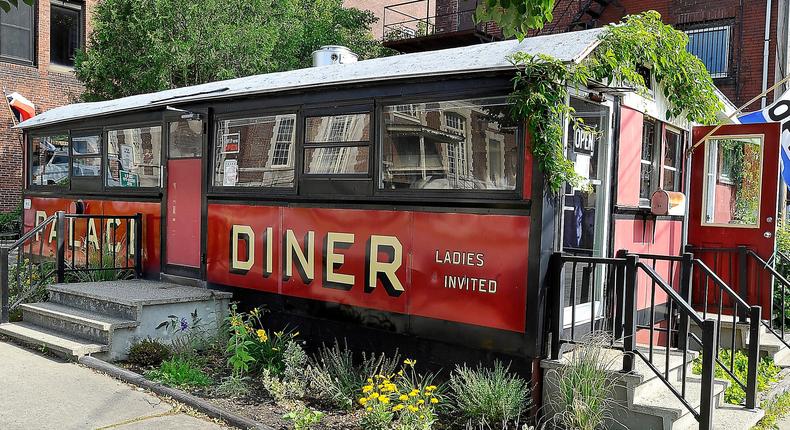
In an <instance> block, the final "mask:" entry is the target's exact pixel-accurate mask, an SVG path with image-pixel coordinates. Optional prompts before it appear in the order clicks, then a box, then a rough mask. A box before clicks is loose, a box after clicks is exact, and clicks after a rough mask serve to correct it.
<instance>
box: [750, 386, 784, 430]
mask: <svg viewBox="0 0 790 430" xmlns="http://www.w3.org/2000/svg"><path fill="white" fill-rule="evenodd" d="M762 407H763V409H765V416H764V417H763V419H761V420H760V422H759V423H757V425H756V426H754V427H752V430H777V429H779V427H778V426H777V425H776V422H777V421H778V420H779V418H782V417H784V416H785V415H787V414H790V391H785V392H784V393H782V394H780V395H778V396H777V397H776V398H775V399H773V400H771V401H770V402H766V403H764V404H763V406H762Z"/></svg>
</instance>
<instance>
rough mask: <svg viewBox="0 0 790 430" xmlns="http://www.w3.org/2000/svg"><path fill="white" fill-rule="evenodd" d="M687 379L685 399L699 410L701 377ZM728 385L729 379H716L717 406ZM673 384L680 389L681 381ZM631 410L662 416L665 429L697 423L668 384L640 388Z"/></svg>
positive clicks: (720, 403) (714, 397) (722, 400)
mask: <svg viewBox="0 0 790 430" xmlns="http://www.w3.org/2000/svg"><path fill="white" fill-rule="evenodd" d="M686 381H687V382H686V395H685V399H686V401H687V402H688V403H689V404H690V405H691V406H692V407H693V408H694V409H695V410H699V405H700V403H701V402H700V397H701V393H702V383H701V381H700V380H699V379H697V378H693V377H688V378H687V379H686ZM728 385H729V383H728V382H727V381H722V380H716V381H715V383H714V386H713V404H714V405H715V406H716V407H718V406H720V405H722V404H723V403H724V390H726V389H727V386H728ZM673 386H674V387H675V389H677V390H678V391H680V383H679V382H678V383H677V384H673ZM631 410H633V411H635V412H640V413H643V414H646V415H652V416H656V417H660V418H661V420H662V421H663V423H664V428H665V429H670V428H671V429H681V428H687V426H688V425H689V424H691V423H696V419H695V418H694V415H692V413H691V411H689V409H688V408H687V407H686V406H685V405H684V404H683V403H682V402H681V401H680V399H678V398H677V396H675V394H674V393H672V391H670V389H669V388H667V387H666V386H664V388H663V389H653V390H640V391H639V392H638V394H637V395H636V397H635V398H634V404H633V406H632V407H631Z"/></svg>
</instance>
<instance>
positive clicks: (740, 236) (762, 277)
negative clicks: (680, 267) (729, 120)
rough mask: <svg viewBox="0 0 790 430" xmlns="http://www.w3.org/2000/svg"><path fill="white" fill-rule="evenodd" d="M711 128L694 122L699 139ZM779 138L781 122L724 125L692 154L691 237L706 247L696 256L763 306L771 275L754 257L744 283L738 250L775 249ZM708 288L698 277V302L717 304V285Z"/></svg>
mask: <svg viewBox="0 0 790 430" xmlns="http://www.w3.org/2000/svg"><path fill="white" fill-rule="evenodd" d="M711 130H712V127H695V128H694V131H693V141H694V143H695V144H696V143H697V142H699V141H700V140H701V139H703V138H704V137H705V136H706V135H707V134H708V133H709V132H710V131H711ZM779 140H780V124H779V123H765V124H743V125H725V126H722V127H720V128H719V129H718V130H716V132H715V133H714V134H713V135H712V136H710V137H708V138H707V139H706V140H705V141H704V142H703V143H701V144H699V145H698V146H697V147H696V148H695V150H694V152H693V154H692V160H691V183H690V189H689V227H688V243H689V244H690V245H692V246H693V247H695V248H702V250H698V251H695V256H696V257H697V258H701V259H702V260H703V261H704V262H705V263H706V264H707V265H708V267H710V268H711V269H712V270H713V271H714V272H716V274H717V275H718V276H719V277H720V278H722V280H723V281H724V282H726V283H727V284H728V285H729V286H730V287H732V289H733V290H735V291H736V292H738V293H739V294H741V295H742V296H745V297H744V299H745V300H746V301H747V302H748V303H749V304H752V305H755V304H759V305H762V306H763V309H770V305H771V278H770V276H768V275H767V272H765V271H760V270H755V269H756V267H755V265H754V261H749V265H751V266H752V270H747V272H746V273H748V276H747V277H746V282H745V285H739V284H741V282H740V272H739V263H738V260H739V258H738V252H737V251H736V250H737V248H738V247H739V246H745V247H747V248H749V249H751V250H752V251H754V252H755V253H757V254H758V255H759V256H761V257H762V258H763V259H765V260H768V259H769V258H770V257H771V256H772V255H773V253H774V243H775V237H774V236H775V234H776V217H777V199H778V184H779V145H780V141H779ZM715 249H718V250H715ZM749 260H753V259H749ZM747 267H748V266H747ZM705 291H706V288H705V285H704V281H702V280H700V278H699V277H698V278H696V279H695V283H694V288H693V300H694V304H695V305H696V306H698V307H701V306H704V304H706V303H707V304H708V306H709V307H710V306H712V304H714V303H715V304H716V306H718V303H719V298H718V297H719V291H718V289H716V288H710V289H709V291H708V295H707V297H706V295H705ZM727 305H728V303H727V302H726V301H725V303H724V306H725V307H727ZM709 310H712V309H709Z"/></svg>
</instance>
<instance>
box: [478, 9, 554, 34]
mask: <svg viewBox="0 0 790 430" xmlns="http://www.w3.org/2000/svg"><path fill="white" fill-rule="evenodd" d="M478 3H479V6H478V8H477V11H476V14H475V19H476V20H477V21H478V22H486V21H495V22H496V23H497V24H499V26H500V27H501V28H502V31H503V32H504V34H505V37H514V36H515V37H518V38H519V40H521V39H523V38H524V37H526V36H527V33H528V32H529V30H532V29H538V28H543V26H544V25H545V24H546V23H549V22H551V20H552V17H553V16H552V11H553V10H554V3H555V0H486V1H481V2H478Z"/></svg>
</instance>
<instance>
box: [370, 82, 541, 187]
mask: <svg viewBox="0 0 790 430" xmlns="http://www.w3.org/2000/svg"><path fill="white" fill-rule="evenodd" d="M507 91H508V90H507V89H501V91H500V90H498V89H496V88H488V89H484V90H478V91H457V92H444V93H433V94H423V95H414V96H398V97H382V98H379V99H377V100H376V101H377V103H376V120H377V124H376V135H377V137H376V151H375V153H376V160H375V165H374V169H375V172H374V176H373V194H374V196H376V197H390V198H397V197H401V198H407V199H409V200H411V199H426V200H428V199H431V200H432V199H439V200H459V199H461V200H478V201H491V200H501V201H510V200H513V201H516V200H522V199H523V195H524V194H523V190H524V166H525V164H524V162H525V156H526V152H525V151H526V142H525V137H526V134H525V133H526V131H525V122H524V121H520V122H519V123H518V124H517V125H516V127H515V132H514V133H515V139H516V144H517V154H519V155H520V156H519V157H518V159H517V163H516V179H515V181H516V186H515V188H514V189H512V190H465V189H451V190H425V189H423V190H419V189H396V190H392V189H387V188H383V187H379V182H380V181H381V174H382V168H381V165H380V161H382V160H381V157H379V155H381V154H383V150H384V133H383V132H382V130H381V128H382V127H383V126H384V120H383V119H384V108H386V107H388V106H393V105H399V104H413V105H417V104H422V103H439V102H448V101H456V100H473V99H484V98H495V97H501V98H505V99H507V94H508V92H507ZM444 121H445V119H444V114H443V115H442V116H441V120H440V122H441V123H442V124H444ZM466 126H467V127H468V126H469V124H467V125H466ZM503 149H504V148H503Z"/></svg>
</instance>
